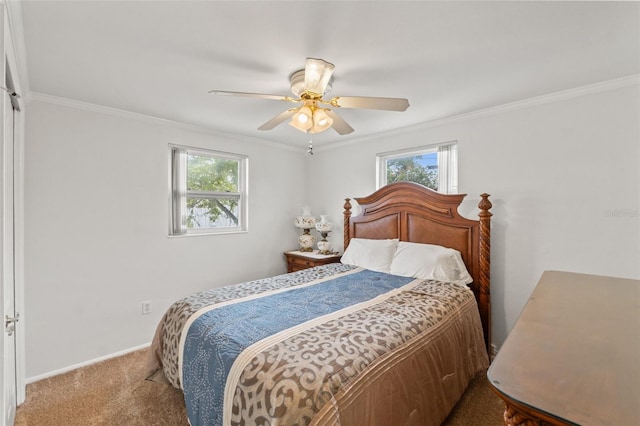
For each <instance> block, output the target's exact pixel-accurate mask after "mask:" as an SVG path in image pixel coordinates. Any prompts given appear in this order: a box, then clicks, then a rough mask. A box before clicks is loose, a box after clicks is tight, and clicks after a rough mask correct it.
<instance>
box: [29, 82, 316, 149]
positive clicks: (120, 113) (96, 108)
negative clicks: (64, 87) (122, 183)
mask: <svg viewBox="0 0 640 426" xmlns="http://www.w3.org/2000/svg"><path fill="white" fill-rule="evenodd" d="M28 99H29V102H41V103H46V104H52V105H58V106H63V107H67V108H73V109H78V110H82V111H90V112H95V113H98V114H107V115H111V116H115V117H120V118H124V119H128V120H135V121H140V122H144V123H148V124H154V125H162V126H167V127H171V128H174V129H179V130H186V131H190V132H196V133H202V134H206V135H211V136H216V137H220V138H226V139H233V140H237V141H242V142H247V143H260V144H263V145H269V146H271V147H274V148H279V149H284V150H287V151H293V152H298V153H303V152H306V150H305V149H303V148H299V147H294V146H291V145H287V144H283V143H278V142H274V141H271V140H267V139H259V138H252V137H249V136H243V135H238V134H235V133H225V132H221V131H219V130H216V129H211V128H208V127H203V126H197V125H195V124H187V123H183V122H179V121H174V120H168V119H165V118H159V117H154V116H151V115H146V114H141V113H138V112H131V111H127V110H123V109H118V108H112V107H106V106H102V105H98V104H92V103H89V102H83V101H77V100H75V99H69V98H63V97H60V96H52V95H46V94H44V93H37V92H31V93H29V98H28Z"/></svg>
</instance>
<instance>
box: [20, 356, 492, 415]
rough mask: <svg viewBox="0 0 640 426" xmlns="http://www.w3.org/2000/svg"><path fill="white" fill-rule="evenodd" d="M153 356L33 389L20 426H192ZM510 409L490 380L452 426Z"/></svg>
mask: <svg viewBox="0 0 640 426" xmlns="http://www.w3.org/2000/svg"><path fill="white" fill-rule="evenodd" d="M146 358H147V350H146V349H145V350H140V351H136V352H132V353H129V354H127V355H123V356H121V357H117V358H113V359H110V360H107V361H103V362H100V363H97V364H93V365H90V366H88V367H84V368H81V369H78V370H74V371H71V372H68V373H65V374H61V375H59V376H55V377H51V378H48V379H45V380H41V381H39V382H35V383H31V384H29V385H27V400H26V401H25V403H24V404H22V405H20V406H19V407H18V410H17V413H16V422H15V425H16V426H76V425H77V426H94V425H96V426H97V425H105V426H106V425H126V426H137V425H140V426H150V425H151V426H156V425H157V426H162V425H167V426H187V425H188V422H187V420H186V411H185V407H184V400H183V398H182V393H181V392H180V391H179V390H177V389H174V388H172V387H171V386H168V385H163V384H159V383H154V382H150V381H147V380H145V377H144V367H145V362H146ZM503 411H504V406H503V404H502V403H501V401H500V399H499V398H498V397H497V396H496V394H495V393H493V391H492V390H491V388H490V386H489V383H488V381H487V379H486V375H485V374H479V375H478V376H477V377H476V378H475V379H474V380H473V382H472V383H471V385H470V386H469V388H468V389H467V391H466V392H465V394H464V395H463V397H462V399H461V400H460V402H459V403H458V405H457V406H456V408H455V409H454V410H453V412H452V413H451V415H450V416H449V418H448V419H447V421H446V422H445V423H444V424H445V425H447V426H466V425H474V426H494V425H495V426H501V425H503V424H504V423H503V421H502V413H503Z"/></svg>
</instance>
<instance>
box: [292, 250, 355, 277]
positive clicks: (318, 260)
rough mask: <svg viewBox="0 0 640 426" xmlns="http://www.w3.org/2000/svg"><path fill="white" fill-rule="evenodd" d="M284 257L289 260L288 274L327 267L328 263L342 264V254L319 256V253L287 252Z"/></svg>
mask: <svg viewBox="0 0 640 426" xmlns="http://www.w3.org/2000/svg"><path fill="white" fill-rule="evenodd" d="M284 257H285V258H286V259H287V272H295V271H300V270H302V269H307V268H313V267H314V266H319V265H326V264H327V263H338V262H340V258H341V257H342V255H341V254H329V255H325V254H318V251H317V250H315V251H313V252H302V251H298V250H295V251H286V252H284Z"/></svg>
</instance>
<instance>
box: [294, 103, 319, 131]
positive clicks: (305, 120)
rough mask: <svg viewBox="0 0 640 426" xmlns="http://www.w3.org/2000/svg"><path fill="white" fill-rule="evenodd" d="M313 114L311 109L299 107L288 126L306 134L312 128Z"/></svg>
mask: <svg viewBox="0 0 640 426" xmlns="http://www.w3.org/2000/svg"><path fill="white" fill-rule="evenodd" d="M312 117H313V114H312V113H311V109H310V108H309V107H307V106H303V107H301V108H300V109H299V110H298V111H297V112H296V113H295V114H293V117H292V118H291V121H290V122H289V124H290V125H291V126H293V127H295V128H296V129H298V130H300V131H301V132H306V131H307V130H309V129H311V128H312V127H313V118H312Z"/></svg>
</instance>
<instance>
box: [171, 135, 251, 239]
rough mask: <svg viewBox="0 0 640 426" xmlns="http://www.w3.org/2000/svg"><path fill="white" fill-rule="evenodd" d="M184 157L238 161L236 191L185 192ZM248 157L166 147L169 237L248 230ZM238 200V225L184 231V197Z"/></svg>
mask: <svg viewBox="0 0 640 426" xmlns="http://www.w3.org/2000/svg"><path fill="white" fill-rule="evenodd" d="M187 155H197V156H204V157H211V158H219V159H224V160H236V161H238V192H226V191H225V192H222V191H195V190H191V191H188V190H187V188H186V186H187ZM248 170H249V157H248V156H247V155H243V154H235V153H230V152H224V151H217V150H212V149H208V148H199V147H191V146H185V145H177V144H169V237H184V236H196V235H220V234H235V233H244V232H247V231H248V216H249V215H248V204H249V203H248V186H249V185H248V181H249V179H248ZM190 197H195V198H216V199H224V198H226V199H230V198H233V199H237V200H238V225H237V226H225V227H215V228H199V229H189V228H187V224H186V220H187V198H190Z"/></svg>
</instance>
